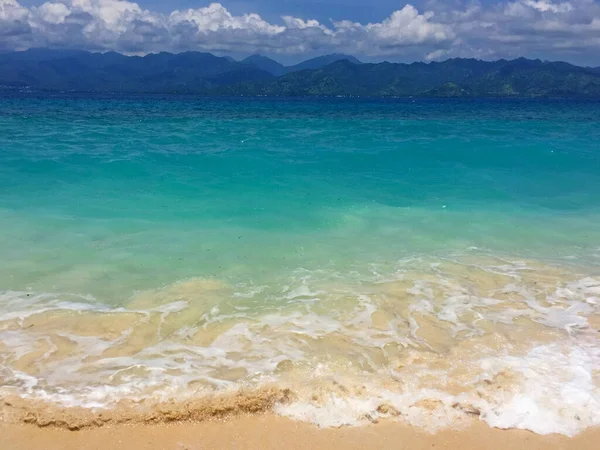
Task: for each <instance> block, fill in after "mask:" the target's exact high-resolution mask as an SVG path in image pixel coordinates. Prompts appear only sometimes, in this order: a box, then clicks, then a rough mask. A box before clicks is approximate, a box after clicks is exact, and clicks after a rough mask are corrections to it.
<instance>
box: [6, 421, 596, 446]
mask: <svg viewBox="0 0 600 450" xmlns="http://www.w3.org/2000/svg"><path fill="white" fill-rule="evenodd" d="M0 436H1V438H0V447H1V448H2V449H5V450H9V449H10V450H38V449H39V450H42V449H43V450H59V449H60V450H71V449H73V450H75V449H77V450H95V449H121V448H123V449H124V448H127V449H128V450H138V449H178V450H184V449H186V450H200V449H202V450H207V449H280V448H285V449H304V448H310V449H383V448H396V449H432V448H435V449H461V450H470V449H473V450H475V449H477V450H479V449H482V448H485V449H490V450H496V449H498V450H499V449H527V450H534V449H561V450H562V449H564V450H566V449H577V450H592V449H597V448H598V442H599V439H600V429H597V428H596V429H591V430H588V431H586V432H584V433H582V434H580V435H578V436H576V437H575V438H572V439H569V438H566V437H564V436H559V435H550V436H540V435H536V434H533V433H531V432H528V431H518V430H498V429H492V428H489V427H488V426H487V425H485V424H482V423H474V424H473V425H471V426H469V427H468V428H466V429H463V430H444V431H440V432H438V433H436V434H431V433H427V432H425V431H423V430H420V429H417V428H412V427H408V426H405V425H402V424H399V423H394V422H386V423H379V424H373V425H367V426H363V427H345V428H326V429H320V428H317V427H315V426H313V425H309V424H306V423H301V422H294V421H291V420H289V419H285V418H281V417H277V416H274V415H270V414H266V415H258V416H239V417H234V418H229V419H224V420H219V421H209V422H202V423H193V422H184V423H173V424H159V425H115V426H106V427H101V428H91V429H84V430H80V431H68V430H64V429H58V428H52V427H47V428H40V427H38V426H34V425H22V424H20V425H19V424H3V425H0Z"/></svg>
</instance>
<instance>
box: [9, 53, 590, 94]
mask: <svg viewBox="0 0 600 450" xmlns="http://www.w3.org/2000/svg"><path fill="white" fill-rule="evenodd" d="M32 90H33V91H48V92H82V93H85V92H89V93H140V94H141V93H164V94H166V93H179V94H199V95H207V96H208V95H226V96H365V97H406V96H435V97H600V67H595V68H594V67H579V66H575V65H572V64H568V63H565V62H548V61H541V60H530V59H525V58H518V59H514V60H504V59H501V60H498V61H481V60H477V59H461V58H455V59H448V60H446V61H443V62H430V63H423V62H414V63H411V64H395V63H389V62H382V63H378V64H366V63H361V62H360V61H359V60H358V59H356V58H354V57H352V56H349V55H340V54H333V55H325V56H321V57H318V58H313V59H310V60H308V61H304V62H302V63H300V64H297V65H295V66H284V65H282V64H280V63H278V62H277V61H274V60H273V59H270V58H267V57H265V56H261V55H253V56H250V57H248V58H246V59H244V60H242V61H236V60H234V59H233V58H230V57H218V56H215V55H213V54H211V53H200V52H185V53H180V54H172V53H158V54H149V55H146V56H143V57H140V56H125V55H121V54H119V53H115V52H108V53H90V52H85V51H77V50H48V49H31V50H27V51H24V52H12V53H2V54H0V92H1V91H5V92H6V91H32Z"/></svg>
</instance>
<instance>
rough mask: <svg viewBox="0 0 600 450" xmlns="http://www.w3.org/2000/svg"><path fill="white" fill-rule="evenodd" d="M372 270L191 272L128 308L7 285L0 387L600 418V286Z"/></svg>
mask: <svg viewBox="0 0 600 450" xmlns="http://www.w3.org/2000/svg"><path fill="white" fill-rule="evenodd" d="M369 271H370V273H371V275H372V276H371V278H370V279H367V278H364V277H363V278H361V277H360V276H359V275H358V274H356V273H353V274H351V275H350V276H349V277H347V278H346V279H344V277H342V276H340V275H339V274H335V275H331V274H326V273H324V271H320V272H319V273H315V274H311V273H309V272H308V271H304V270H303V271H301V272H299V273H298V274H295V275H294V277H292V278H291V279H290V280H287V281H286V284H287V287H283V288H282V287H280V288H278V289H273V288H269V287H265V286H262V285H261V286H259V287H257V286H256V285H253V284H249V285H248V286H247V288H245V286H243V285H241V284H240V285H236V287H235V290H233V289H232V290H227V289H225V288H224V287H223V285H222V284H220V283H217V282H214V281H210V280H208V281H207V280H190V281H187V282H181V283H177V284H176V285H174V286H173V287H166V288H164V289H161V290H160V291H158V292H157V294H156V295H154V294H152V293H142V294H140V297H139V298H140V299H142V300H143V302H138V301H137V300H136V299H134V300H133V301H132V306H131V307H130V308H127V307H109V306H107V305H103V304H101V303H99V302H97V301H96V300H94V299H93V298H91V297H77V296H72V295H59V294H34V293H28V292H6V293H4V294H2V295H1V296H0V297H1V298H0V304H2V312H1V313H0V380H1V381H2V385H3V388H1V389H0V393H2V392H11V393H18V394H20V395H22V396H24V397H29V398H36V399H41V400H45V401H49V402H54V403H57V404H61V405H64V406H84V407H89V408H101V407H111V406H114V405H115V404H116V402H118V401H119V400H120V399H125V398H127V399H132V400H136V401H140V400H144V399H150V398H151V399H155V400H160V401H165V400H169V399H173V398H177V399H181V398H187V397H189V396H198V395H204V394H208V393H213V392H229V391H235V390H236V389H239V388H240V387H242V386H243V387H245V388H253V387H260V386H262V385H264V384H265V383H277V384H278V385H280V386H282V387H289V388H290V389H292V390H293V391H294V392H295V394H296V401H294V402H292V403H289V404H281V405H277V407H276V411H277V412H278V413H280V414H282V415H285V416H288V417H292V418H295V419H298V420H303V421H310V422H313V423H316V424H318V425H320V426H341V425H359V424H362V423H368V422H369V421H373V420H378V419H381V418H386V417H393V418H396V419H398V420H403V421H405V422H407V423H410V424H413V425H418V426H423V427H426V428H429V429H437V428H439V427H444V426H455V425H457V424H460V423H461V422H462V421H464V420H467V418H468V417H472V416H473V415H474V414H476V415H478V416H479V417H480V418H481V419H482V420H484V421H486V422H487V423H488V424H490V425H491V426H494V427H499V428H522V429H528V430H532V431H534V432H536V433H541V434H546V433H553V432H556V433H562V434H565V435H569V436H572V435H574V434H576V433H577V432H580V431H581V430H583V429H585V428H586V427H590V426H594V425H600V392H599V385H600V382H599V380H598V373H600V345H599V344H598V340H597V333H598V331H597V330H596V329H594V327H593V326H592V325H591V323H590V320H591V318H597V316H598V313H599V308H600V301H599V298H600V281H599V280H597V279H596V278H593V277H587V276H582V277H578V276H576V275H574V274H571V273H566V274H565V272H564V271H560V270H554V269H553V268H546V267H537V266H535V265H534V264H531V263H528V262H516V263H511V262H506V261H502V262H500V263H498V262H494V263H493V264H490V263H478V264H473V263H469V264H465V263H456V262H455V261H448V260H439V261H435V262H433V263H432V262H431V261H421V260H416V259H412V260H411V261H410V264H408V263H406V264H405V265H402V264H400V265H399V266H398V267H396V268H394V270H391V271H388V272H387V273H384V272H383V270H381V269H377V270H375V269H373V268H370V269H369ZM357 279H358V280H359V282H358V283H356V282H353V281H352V280H357ZM282 286H283V283H282ZM203 290H204V291H203ZM259 296H264V297H265V298H268V299H269V301H268V302H266V301H260V302H257V298H258V297H259ZM236 299H237V300H236ZM153 302H155V303H153ZM142 305H143V306H142ZM65 313H67V314H65ZM69 314H72V315H73V316H72V317H73V319H72V320H70V319H69V317H70V315H69ZM59 319H60V320H59ZM57 320H59V321H57ZM82 320H84V321H85V322H81V321H82ZM595 320H596V322H594V323H598V321H597V319H595ZM83 323H85V324H86V325H85V326H84V325H82V324H83ZM513 333H516V334H514V336H513ZM30 355H35V357H34V356H30Z"/></svg>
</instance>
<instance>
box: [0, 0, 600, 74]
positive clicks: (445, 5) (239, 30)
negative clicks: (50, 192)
mask: <svg viewBox="0 0 600 450" xmlns="http://www.w3.org/2000/svg"><path fill="white" fill-rule="evenodd" d="M33 47H47V48H69V49H73V48H77V49H83V50H90V51H109V50H114V51H117V52H120V53H125V54H146V53H151V52H160V51H169V52H182V51H188V50H195V51H210V52H213V53H216V54H219V55H225V54H227V55H232V56H234V57H237V58H239V57H243V56H247V55H250V54H253V53H260V54H263V55H266V56H269V57H272V58H274V59H276V60H279V61H281V62H284V63H294V62H297V61H300V60H303V59H306V58H309V57H313V56H317V55H322V54H328V53H346V54H352V55H354V56H356V57H358V58H359V59H362V60H363V61H367V62H376V61H383V60H388V61H394V62H395V61H402V62H410V61H436V60H444V59H448V58H453V57H469V58H479V59H486V60H493V59H499V58H516V57H520V56H524V57H528V58H540V59H544V60H563V61H569V62H572V63H576V64H581V65H591V66H599V65H600V0H566V1H562V0H480V1H477V0H447V1H443V0H413V1H410V2H406V1H403V0H255V1H249V0H231V1H229V0H221V1H220V2H218V3H217V2H212V3H211V2H210V1H202V0H168V1H167V0H138V1H137V2H134V1H126V0H52V1H46V2H44V1H43V0H0V51H12V50H26V49H28V48H33Z"/></svg>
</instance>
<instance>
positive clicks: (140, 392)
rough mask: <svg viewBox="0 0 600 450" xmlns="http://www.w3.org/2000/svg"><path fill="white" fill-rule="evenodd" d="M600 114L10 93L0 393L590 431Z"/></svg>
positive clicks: (598, 293)
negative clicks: (240, 403)
mask: <svg viewBox="0 0 600 450" xmlns="http://www.w3.org/2000/svg"><path fill="white" fill-rule="evenodd" d="M599 113H600V104H598V103H594V102H573V101H558V100H554V101H500V100H485V101H458V100H452V101H441V100H414V101H413V100H393V101H392V100H389V101H374V100H368V101H367V100H335V101H334V100H310V101H306V100H302V101H300V100H293V101H285V102H284V101H282V100H269V99H255V100H228V99H219V100H206V99H194V98H177V97H166V98H165V97H161V98H158V97H137V98H127V99H115V98H78V97H68V96H64V97H54V98H49V97H45V98H34V97H13V98H5V99H0V149H1V150H2V151H1V153H0V219H1V220H0V248H1V249H2V260H1V264H0V382H1V383H2V385H3V387H2V388H1V389H2V391H3V392H4V395H15V394H16V395H19V396H21V397H23V398H26V399H34V400H43V401H46V402H50V403H52V404H55V405H60V406H65V407H69V406H84V407H86V408H92V409H94V408H96V409H98V408H99V409H102V408H115V407H118V406H117V405H119V404H120V402H122V401H123V400H134V401H136V402H147V401H156V402H165V401H168V400H175V401H184V400H185V401H187V400H189V399H199V398H202V397H203V396H207V395H209V394H213V393H225V394H227V393H235V392H238V391H239V389H241V388H243V389H244V390H246V391H248V390H250V391H251V390H256V389H261V388H263V387H265V386H276V387H277V388H281V389H284V388H285V389H289V390H290V391H291V392H292V393H293V398H292V399H289V400H288V401H285V402H281V403H278V404H276V405H275V406H274V408H275V410H276V411H277V412H278V413H280V414H282V415H286V416H289V417H292V418H296V419H299V420H304V421H311V422H314V423H317V424H320V425H322V426H339V425H358V424H361V423H366V422H368V421H373V420H377V419H379V418H382V417H393V418H397V419H398V420H403V421H406V422H409V423H411V424H415V425H419V426H424V427H426V428H429V429H436V428H439V427H442V426H457V425H459V424H460V423H461V421H463V420H465V418H467V417H472V416H479V417H480V418H481V419H483V420H485V421H486V422H487V423H489V424H490V425H492V426H497V427H501V428H525V429H530V430H532V431H534V432H537V433H544V434H545V433H551V432H559V433H563V434H567V435H573V434H576V433H577V432H579V431H581V430H583V429H585V428H586V427H589V426H593V425H598V424H600V379H599V373H600V372H599V371H600V344H599V343H598V331H599V329H600V319H599V316H598V308H599V306H598V304H599V303H600V272H599V270H598V269H599V264H598V263H599V257H600V249H599V247H600V228H599V227H598V226H597V223H598V218H600V214H599V213H600V202H599V201H598V198H597V194H598V192H600V158H599V156H598V144H597V142H598V141H599V139H600V127H599V122H600V119H599V117H600V114H599Z"/></svg>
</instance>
